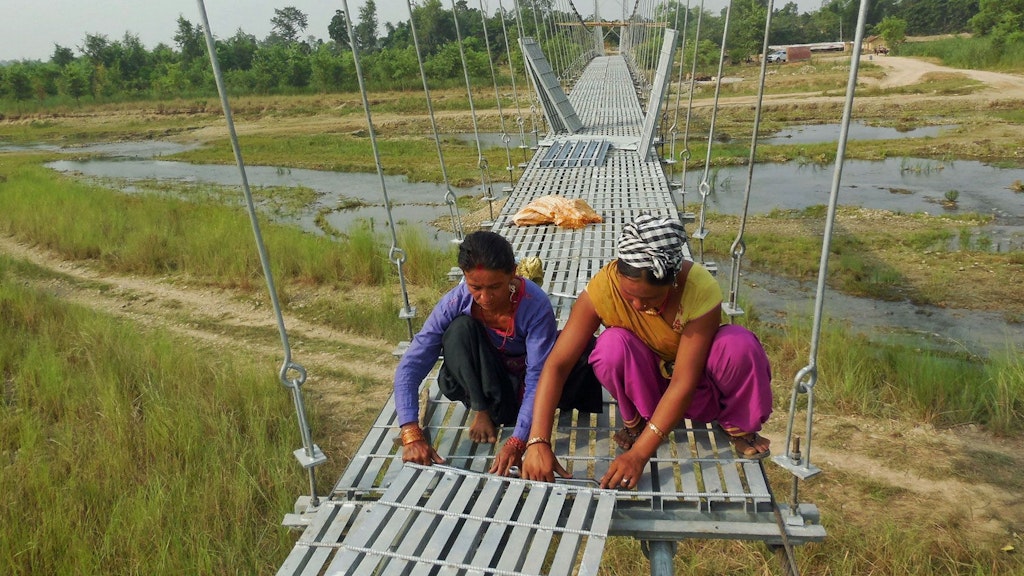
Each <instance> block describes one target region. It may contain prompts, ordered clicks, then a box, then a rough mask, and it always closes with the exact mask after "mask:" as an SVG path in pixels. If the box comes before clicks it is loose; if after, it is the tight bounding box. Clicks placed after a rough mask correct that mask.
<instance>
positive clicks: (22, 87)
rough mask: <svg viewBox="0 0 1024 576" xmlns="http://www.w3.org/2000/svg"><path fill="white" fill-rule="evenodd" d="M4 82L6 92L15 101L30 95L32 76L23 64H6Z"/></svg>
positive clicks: (27, 97) (26, 98) (25, 98)
mask: <svg viewBox="0 0 1024 576" xmlns="http://www.w3.org/2000/svg"><path fill="white" fill-rule="evenodd" d="M4 84H5V85H6V87H7V90H6V91H7V94H8V95H9V96H10V97H11V98H14V99H15V100H17V101H21V100H28V99H29V98H31V97H32V76H31V75H30V74H29V69H28V67H27V66H26V65H24V64H13V65H11V66H8V67H7V73H6V80H5V81H4Z"/></svg>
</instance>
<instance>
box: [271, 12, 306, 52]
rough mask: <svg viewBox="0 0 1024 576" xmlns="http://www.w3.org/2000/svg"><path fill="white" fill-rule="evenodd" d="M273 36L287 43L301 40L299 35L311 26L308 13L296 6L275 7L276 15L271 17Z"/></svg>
mask: <svg viewBox="0 0 1024 576" xmlns="http://www.w3.org/2000/svg"><path fill="white" fill-rule="evenodd" d="M270 24H271V28H272V31H271V37H272V38H275V39H278V40H281V41H283V42H285V43H287V44H292V43H295V42H298V41H299V35H300V34H302V33H303V32H304V31H305V30H306V27H307V26H309V18H308V17H307V16H306V13H305V12H303V11H302V10H299V9H298V8H296V7H295V6H285V7H284V8H275V9H274V17H273V18H271V19H270Z"/></svg>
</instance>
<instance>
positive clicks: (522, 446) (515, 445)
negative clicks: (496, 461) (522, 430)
mask: <svg viewBox="0 0 1024 576" xmlns="http://www.w3.org/2000/svg"><path fill="white" fill-rule="evenodd" d="M505 446H508V447H510V448H512V449H513V450H515V451H516V453H517V454H520V455H522V453H523V452H526V442H523V441H522V440H520V439H519V438H516V437H515V436H512V437H511V438H509V439H508V440H506V441H505Z"/></svg>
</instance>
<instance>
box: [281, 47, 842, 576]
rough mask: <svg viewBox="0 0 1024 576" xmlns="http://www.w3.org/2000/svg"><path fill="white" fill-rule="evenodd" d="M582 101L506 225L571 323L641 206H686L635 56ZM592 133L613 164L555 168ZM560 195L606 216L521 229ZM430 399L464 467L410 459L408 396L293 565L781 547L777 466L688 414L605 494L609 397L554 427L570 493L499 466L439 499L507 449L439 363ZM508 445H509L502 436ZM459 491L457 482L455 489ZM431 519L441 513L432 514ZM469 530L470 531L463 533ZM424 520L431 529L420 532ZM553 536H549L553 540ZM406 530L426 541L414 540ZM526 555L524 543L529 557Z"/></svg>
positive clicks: (318, 518) (815, 530)
mask: <svg viewBox="0 0 1024 576" xmlns="http://www.w3.org/2000/svg"><path fill="white" fill-rule="evenodd" d="M570 101H571V102H572V104H573V106H574V107H575V108H576V110H577V111H578V113H579V116H580V118H581V120H582V121H583V123H584V124H585V126H586V128H585V130H584V131H583V132H582V133H579V134H576V135H572V136H562V137H559V138H557V139H552V140H550V141H546V142H543V143H542V145H541V147H540V150H538V151H537V153H536V155H535V156H534V158H533V160H531V162H530V163H529V164H528V165H527V167H526V169H525V172H524V174H523V176H522V177H521V179H520V180H519V182H518V183H517V185H516V186H515V188H514V190H513V191H512V193H511V197H510V199H509V201H508V203H507V204H506V206H505V207H504V209H503V210H502V212H501V214H500V215H499V216H498V218H497V219H496V221H495V223H494V226H493V230H495V231H497V232H499V233H501V234H503V235H504V236H505V237H507V238H508V239H509V240H510V241H511V242H512V244H513V247H514V248H515V251H516V255H517V256H519V257H526V256H539V257H540V258H541V259H542V261H543V262H544V282H543V287H544V288H545V289H546V290H547V291H548V292H549V294H551V299H552V304H553V305H554V306H555V311H556V315H557V316H558V318H559V320H560V322H561V323H564V321H565V320H566V319H567V317H568V314H569V310H570V308H571V305H572V302H573V299H574V297H575V295H576V294H577V293H578V292H579V291H580V290H581V289H582V288H583V287H584V286H585V284H586V282H587V281H588V280H589V278H590V277H591V276H592V275H593V274H594V273H595V272H596V271H597V270H598V269H599V268H600V267H601V266H602V265H604V264H605V263H606V262H608V261H609V260H611V259H612V258H614V256H615V242H616V239H617V238H618V235H619V232H620V230H621V228H622V226H623V224H625V223H626V222H628V221H630V220H632V219H633V217H634V216H636V215H637V214H639V213H641V212H649V213H653V214H661V215H666V216H677V215H678V212H677V209H676V205H675V203H674V202H673V199H672V193H671V191H670V188H669V185H668V182H667V180H666V178H665V175H664V173H663V171H662V168H661V165H660V164H659V163H658V162H657V161H647V159H646V158H645V156H646V154H643V153H641V152H640V151H637V150H636V147H635V146H631V145H630V144H631V142H632V143H635V141H636V140H639V137H640V130H641V125H642V122H643V114H642V112H641V109H640V106H639V104H638V103H637V98H636V95H635V92H634V90H633V84H632V81H631V80H630V77H629V74H628V71H627V68H626V64H625V62H624V61H623V60H622V59H621V58H620V57H603V58H598V59H596V60H594V61H593V62H592V63H591V64H590V66H589V67H588V69H587V71H586V72H585V73H584V75H583V77H582V78H581V79H580V80H579V82H577V84H576V86H575V88H574V90H573V92H572V94H570ZM593 139H605V140H607V141H609V143H610V144H611V146H610V148H609V149H608V150H607V154H606V156H605V157H604V162H603V164H602V165H600V166H582V167H581V166H574V167H558V166H557V165H550V164H551V163H547V165H545V166H542V160H543V158H544V157H545V154H546V152H547V149H548V147H550V146H553V145H559V144H560V143H562V142H567V141H573V140H593ZM548 165H550V167H547V166H548ZM548 194H558V195H561V196H564V197H567V198H582V199H584V200H585V201H586V202H587V203H588V204H589V205H590V206H591V207H593V208H594V209H595V210H597V212H598V213H599V214H601V215H602V217H603V218H604V222H603V223H601V224H595V225H589V226H587V227H586V228H584V229H581V230H566V229H559V228H556V227H555V226H553V225H546V226H531V227H517V226H515V225H514V224H513V223H512V216H513V215H514V214H515V213H516V212H517V211H518V210H519V209H520V208H521V207H522V206H524V205H525V204H527V203H528V202H530V201H531V200H533V199H535V198H537V197H539V196H543V195H548ZM423 400H425V412H424V414H425V416H424V421H425V422H426V428H425V429H426V431H427V432H428V433H429V435H430V437H431V439H432V441H433V443H434V445H435V446H436V448H437V451H438V453H439V454H441V455H443V456H444V457H445V458H446V459H447V461H448V462H447V464H448V467H450V468H448V467H446V468H438V470H437V471H434V473H432V474H431V475H430V476H427V475H426V473H425V472H424V470H426V469H420V468H418V467H413V466H403V465H402V462H401V455H400V452H399V450H398V448H397V446H396V444H395V442H394V439H395V437H396V436H397V434H398V427H397V422H396V421H395V419H396V415H395V411H394V405H393V403H392V402H389V403H388V404H387V405H386V406H385V407H384V408H383V410H382V411H381V413H380V415H379V417H378V419H377V421H376V422H375V423H374V425H373V426H372V428H371V429H370V431H369V433H368V434H367V436H366V438H365V440H364V441H363V444H362V446H360V448H359V451H358V453H357V454H356V455H355V456H354V457H353V459H352V461H351V463H350V464H349V467H348V469H347V470H346V471H345V472H344V474H343V475H342V476H341V478H340V479H339V481H338V483H337V484H336V486H335V488H334V491H333V493H332V495H331V497H330V500H329V501H328V502H327V503H326V504H324V505H322V506H321V507H320V510H319V512H316V515H315V516H313V518H312V520H311V523H310V525H309V527H308V528H307V529H306V531H305V533H304V534H303V536H302V538H301V539H300V542H299V543H298V544H297V545H296V547H295V549H294V551H293V552H292V555H291V556H289V558H288V560H287V562H286V563H285V565H284V566H282V568H281V571H280V573H281V574H291V573H302V574H318V573H321V572H322V571H323V570H324V567H325V566H326V567H327V573H331V574H333V573H353V574H355V573H376V572H373V571H370V570H367V571H365V572H358V571H357V572H348V570H349V569H350V567H351V566H353V565H357V564H354V562H356V560H355V559H356V558H357V557H359V558H360V559H359V560H358V561H359V562H363V561H365V559H366V558H367V557H372V562H373V563H374V564H373V566H375V567H376V568H375V569H380V570H382V571H383V572H382V573H390V572H389V570H390V571H394V573H401V574H419V573H423V574H427V573H435V571H436V570H439V568H438V566H441V567H442V569H441V570H442V571H441V572H440V573H466V572H464V571H463V570H465V569H466V566H467V565H468V564H472V565H473V566H476V567H478V569H479V568H480V567H483V568H487V569H486V570H484V572H485V573H492V574H503V573H530V574H534V573H536V574H539V573H556V572H554V570H555V568H554V567H553V566H552V564H551V563H550V561H548V562H546V563H545V562H542V563H540V564H531V565H530V566H531V568H530V570H526V568H525V566H526V565H525V564H523V563H517V562H512V563H508V562H506V561H505V560H503V559H502V550H503V549H504V548H506V547H507V546H509V545H518V544H522V546H526V544H527V543H529V544H530V546H535V545H539V546H542V547H544V546H547V545H550V546H552V550H555V547H556V546H559V545H561V543H562V542H563V541H567V542H570V543H572V545H571V546H570V548H569V549H568V550H563V549H560V550H559V551H556V552H554V553H552V557H554V556H557V557H558V558H560V559H569V558H571V565H573V566H576V568H575V570H576V571H575V572H572V573H577V574H594V573H596V569H597V563H595V562H594V561H593V558H594V556H595V555H596V556H597V557H598V558H599V556H600V552H601V549H602V548H603V542H604V537H605V536H607V535H628V536H632V537H635V538H638V539H641V540H648V541H666V540H668V541H677V540H682V539H686V538H726V539H747V540H760V541H765V542H767V543H769V544H780V543H782V537H781V535H780V532H779V526H778V524H777V520H776V516H775V513H774V510H773V507H772V504H771V498H770V495H769V485H768V480H767V478H766V476H765V473H764V469H763V467H762V466H761V464H760V463H759V462H756V461H751V460H747V459H743V458H740V457H737V455H736V454H735V452H734V450H733V449H732V447H731V444H730V443H729V441H728V438H726V436H725V435H724V433H723V432H721V430H720V429H718V428H717V427H713V426H711V425H709V424H704V423H697V422H686V426H685V427H679V428H677V429H676V430H674V431H673V432H671V433H670V434H669V440H668V441H667V442H665V443H664V444H663V445H662V446H661V448H659V450H658V453H657V455H656V456H655V457H654V458H652V459H651V461H650V463H649V465H648V467H647V470H646V473H645V474H644V476H643V478H642V480H641V482H640V484H639V486H638V488H637V489H636V490H634V491H624V492H609V491H603V490H599V489H597V487H596V482H595V480H594V479H597V478H600V477H601V476H602V475H603V474H604V472H605V470H607V468H608V466H609V464H610V463H611V461H612V459H614V457H615V455H616V447H615V443H614V442H613V441H612V438H611V436H612V434H613V433H614V431H615V430H616V429H618V428H619V427H621V423H619V422H618V421H617V419H618V412H617V410H616V407H615V405H614V403H612V402H611V400H610V399H609V398H607V397H606V398H605V402H606V404H605V409H604V412H603V413H601V414H594V415H590V414H578V413H575V412H572V413H562V414H559V415H558V418H557V419H556V427H555V430H554V431H553V432H554V433H553V436H552V440H553V445H554V451H555V453H556V454H557V455H558V456H559V458H560V459H561V460H562V462H563V463H564V464H565V465H566V467H567V468H568V469H569V471H570V472H572V473H573V475H574V477H575V480H573V481H571V482H568V483H566V484H564V485H561V486H568V487H570V488H571V490H568V491H567V492H566V494H567V495H561V496H559V495H555V494H553V493H552V491H559V490H562V489H561V488H558V486H559V485H556V486H549V485H542V486H545V487H544V488H534V489H531V490H527V491H525V492H524V490H523V489H521V488H518V484H517V483H522V482H521V481H518V480H509V479H497V478H494V477H490V478H491V480H492V481H493V482H496V483H498V484H500V485H501V488H500V489H494V490H492V491H491V492H487V488H486V486H484V485H483V484H479V483H477V484H473V485H472V486H473V487H466V486H467V485H465V484H464V483H460V487H461V489H462V490H465V491H464V492H458V493H459V494H460V495H461V496H459V497H445V499H442V500H441V501H440V502H441V503H440V504H438V503H437V502H439V501H438V500H437V499H436V498H435V497H434V496H433V494H434V493H435V492H437V491H438V486H439V485H440V482H441V481H440V480H438V478H436V477H435V476H436V475H437V474H442V472H441V471H443V474H442V476H447V475H449V474H454V475H456V476H458V475H459V474H460V472H458V471H460V470H461V471H464V472H461V475H462V476H465V477H477V476H480V475H481V474H480V473H482V472H485V471H486V470H487V468H488V467H489V466H490V463H491V461H492V459H493V457H494V453H495V448H496V446H495V445H490V444H476V443H474V442H472V441H471V440H470V439H469V437H468V427H469V421H468V416H469V412H468V410H467V409H466V408H465V407H464V406H463V405H462V404H460V403H453V402H450V401H449V400H448V399H447V398H445V397H444V396H443V395H441V394H440V393H439V391H438V389H437V385H436V368H435V371H434V372H433V373H432V374H431V375H430V376H429V377H428V378H427V380H426V381H425V382H424V394H423ZM510 434H511V430H510V429H505V430H503V431H502V434H501V441H503V440H504V439H505V438H507V437H508V436H509V435H510ZM500 445H501V442H500V441H499V444H497V446H498V447H500ZM435 468H436V467H435ZM526 484H529V483H526ZM535 486H537V485H535ZM417 490H419V492H417ZM452 490H455V489H454V488H453V489H452ZM396 491H398V492H401V494H402V495H403V497H405V498H407V499H409V498H410V497H409V494H412V496H411V501H414V503H413V504H410V505H407V506H406V510H407V511H408V512H409V513H410V514H412V513H413V512H415V513H416V514H417V515H418V516H417V519H415V520H412V519H410V518H411V516H408V515H402V516H394V514H393V511H392V512H387V513H386V512H385V511H383V508H382V506H383V507H384V508H387V509H388V510H391V508H393V506H390V505H387V506H384V505H383V504H382V503H385V502H390V501H391V500H393V499H394V497H393V496H392V495H391V494H392V492H396ZM534 492H538V493H544V495H543V498H542V497H540V496H538V497H537V498H540V500H536V501H534V500H531V497H530V496H529V494H533V493H534ZM444 493H445V494H454V493H455V492H451V491H450V490H448V489H445V492H444ZM559 494H561V493H559ZM553 497H557V498H559V502H563V500H564V501H574V500H576V499H579V500H581V501H585V502H587V503H588V506H589V505H590V504H589V503H593V502H596V503H597V504H596V505H595V506H594V507H592V508H589V509H588V510H589V511H587V512H578V513H575V515H574V512H573V510H574V509H573V508H572V507H563V504H558V505H556V506H554V507H552V506H553V505H552V504H551V503H550V502H551V501H550V500H548V499H549V498H553ZM510 499H511V500H513V501H514V502H513V503H512V504H509V502H508V501H509V500H510ZM455 501H457V502H458V503H459V509H460V510H466V511H467V512H464V513H462V515H461V516H460V515H459V513H454V515H452V514H453V513H452V512H451V511H450V510H449V509H450V508H451V507H452V506H453V504H454V502H455ZM432 502H433V503H432ZM531 502H532V503H531ZM540 502H544V503H540ZM516 503H518V504H516ZM524 503H525V504H524ZM565 506H567V505H565ZM505 507H509V508H508V510H520V509H521V508H525V509H527V510H532V509H534V508H536V510H537V516H536V518H535V519H534V520H531V521H525V522H524V521H522V520H516V519H513V518H512V517H511V516H507V517H502V516H501V514H502V511H503V510H506V508H505ZM781 508H782V514H783V516H784V517H786V518H787V521H786V522H785V524H786V532H787V536H788V540H789V541H790V542H791V543H802V542H807V541H818V540H822V539H823V538H824V536H825V532H824V528H823V527H821V525H820V524H818V523H817V510H816V508H815V507H814V506H813V505H809V504H801V505H800V509H799V514H791V511H790V510H788V509H787V508H786V507H785V506H781ZM547 509H552V510H555V512H551V514H555V515H557V516H559V519H558V520H557V521H556V520H555V519H549V520H547V521H544V520H542V519H541V516H542V515H543V514H542V513H543V512H544V511H545V510H547ZM472 510H485V511H487V514H488V515H489V516H490V517H492V519H493V520H495V521H497V522H498V523H499V524H500V523H501V522H505V523H506V524H505V525H504V526H503V527H501V528H494V527H493V526H491V527H485V525H484V524H483V522H484V520H483V518H482V517H480V516H477V515H476V514H473V513H472ZM556 513H557V514H556ZM360 514H363V515H364V518H363V520H367V519H368V518H370V517H371V516H376V517H379V518H385V517H386V516H387V517H388V518H391V520H390V521H388V522H385V523H384V524H380V523H373V522H370V521H369V520H367V521H365V522H363V523H362V524H358V523H357V522H358V520H359V518H357V517H358V516H359V515H360ZM388 514H392V516H388ZM424 514H426V515H427V518H426V519H425V518H423V517H421V516H422V515H424ZM446 514H447V515H448V516H446ZM517 518H518V517H517ZM545 522H548V523H547V524H545ZM551 522H555V524H557V526H558V529H559V530H563V531H565V533H566V534H573V535H577V536H578V540H579V542H576V541H575V540H574V539H572V538H568V537H566V535H562V537H560V538H555V539H553V540H552V539H551V538H550V534H551V530H552V527H553V526H555V524H551ZM442 525H443V526H447V527H448V528H449V531H448V532H445V536H443V537H440V538H431V539H430V540H429V542H428V540H427V538H426V535H428V534H433V532H434V530H436V529H438V527H440V526H442ZM455 525H457V526H458V527H459V528H460V529H459V530H457V531H455V530H453V529H452V526H455ZM412 526H419V528H417V529H416V530H413V529H412V528H411V527H412ZM417 530H418V531H417ZM467 530H468V532H467ZM493 530H497V531H498V532H499V533H500V534H501V535H500V536H497V538H498V539H497V540H495V541H493V542H491V541H490V540H487V538H489V537H491V536H488V535H489V534H491V535H493ZM523 530H526V531H527V532H523ZM517 531H518V532H517ZM367 534H376V535H377V539H378V540H380V541H383V543H382V544H379V548H378V549H376V550H371V548H372V546H370V545H368V544H367V545H363V544H358V545H357V544H353V542H354V541H355V542H360V543H365V542H369V541H368V540H366V538H367ZM545 534H546V535H547V539H545V538H542V537H540V535H545ZM407 540H409V541H411V540H415V541H416V542H415V545H410V544H409V543H408V542H406V541H407ZM364 541H365V542H364ZM467 541H469V542H471V543H472V545H473V546H475V547H477V548H478V549H483V548H486V546H484V544H485V543H487V542H491V544H492V548H493V549H492V550H490V551H489V552H487V553H484V555H483V556H481V557H479V558H476V557H474V558H475V559H470V558H469V557H468V556H466V554H465V553H464V551H462V549H461V548H460V543H462V544H463V545H464V544H465V543H466V542H467ZM556 541H557V542H556ZM494 542H500V543H501V545H497V544H494ZM403 546H404V547H403ZM399 549H402V550H406V551H407V552H408V554H396V553H395V550H399ZM428 549H429V550H428ZM453 549H454V550H453ZM517 553H518V551H517ZM451 554H454V556H452V555H451ZM526 555H527V553H526V552H524V553H523V556H524V558H525V557H526ZM541 556H543V555H541ZM329 562H330V563H329ZM328 563H329V564H328ZM358 565H361V566H366V565H363V564H358ZM389 566H390V568H387V567H389ZM399 566H400V567H401V568H399ZM559 566H560V565H559ZM382 567H383V568H382ZM505 567H511V568H505ZM517 571H518V572H517ZM547 571H550V572H547ZM558 573H561V572H558Z"/></svg>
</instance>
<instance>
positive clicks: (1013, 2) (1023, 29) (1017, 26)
mask: <svg viewBox="0 0 1024 576" xmlns="http://www.w3.org/2000/svg"><path fill="white" fill-rule="evenodd" d="M970 27H971V29H972V30H973V31H974V33H975V34H978V35H980V36H986V35H992V36H993V40H995V41H996V47H997V48H1000V47H1001V46H1002V45H1004V44H1008V43H1011V42H1012V43H1016V42H1022V41H1024V0H981V2H980V3H979V5H978V13H977V14H976V15H975V16H974V17H973V18H971V20H970Z"/></svg>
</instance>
